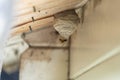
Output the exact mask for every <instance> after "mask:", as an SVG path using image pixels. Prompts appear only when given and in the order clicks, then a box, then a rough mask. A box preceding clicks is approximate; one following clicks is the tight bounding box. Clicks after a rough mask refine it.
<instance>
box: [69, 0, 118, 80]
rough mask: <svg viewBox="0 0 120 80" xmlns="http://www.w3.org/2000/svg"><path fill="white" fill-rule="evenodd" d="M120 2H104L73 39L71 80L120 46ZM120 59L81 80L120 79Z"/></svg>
mask: <svg viewBox="0 0 120 80" xmlns="http://www.w3.org/2000/svg"><path fill="white" fill-rule="evenodd" d="M119 9H120V0H102V4H101V5H99V6H98V7H97V8H96V10H95V11H94V13H93V14H91V15H89V16H87V17H86V19H85V22H84V24H83V25H82V26H81V25H80V26H79V29H78V30H77V32H76V33H75V34H74V35H73V36H72V47H71V77H72V76H74V74H75V73H77V72H79V71H80V70H82V69H84V68H85V67H86V66H88V65H89V64H91V63H92V62H94V61H96V59H97V58H99V57H101V56H102V55H104V54H105V53H107V52H109V51H110V50H112V49H113V48H115V47H117V46H120V10H119ZM119 61H120V56H116V57H115V58H113V59H110V60H109V61H108V62H105V63H104V64H101V65H100V66H98V67H96V68H95V69H92V70H91V71H89V72H87V73H85V74H84V75H83V76H82V77H81V78H79V79H78V80H118V79H120V77H119V74H120V68H119V67H120V63H119Z"/></svg>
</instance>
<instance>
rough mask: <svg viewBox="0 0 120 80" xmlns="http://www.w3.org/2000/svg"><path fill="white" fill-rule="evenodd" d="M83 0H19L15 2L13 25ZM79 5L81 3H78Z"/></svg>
mask: <svg viewBox="0 0 120 80" xmlns="http://www.w3.org/2000/svg"><path fill="white" fill-rule="evenodd" d="M82 1H84V0H36V1H34V0H27V1H25V0H21V1H19V2H18V3H17V4H16V8H15V12H16V13H15V14H16V16H15V20H14V21H13V22H14V26H20V25H23V24H26V23H29V22H31V21H32V17H34V19H35V20H37V19H43V18H46V17H48V16H51V15H54V14H56V13H59V12H62V11H64V10H69V9H74V8H76V6H77V7H78V5H79V4H80V3H81V2H82ZM80 5H81V4H80Z"/></svg>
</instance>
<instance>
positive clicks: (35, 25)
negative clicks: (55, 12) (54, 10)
mask: <svg viewBox="0 0 120 80" xmlns="http://www.w3.org/2000/svg"><path fill="white" fill-rule="evenodd" d="M53 23H54V17H52V16H51V17H48V18H45V19H41V20H37V21H32V22H30V23H27V24H25V25H22V26H20V27H15V28H13V29H12V31H11V35H12V36H13V35H17V34H19V33H24V32H30V31H31V29H32V30H36V29H40V28H43V27H46V26H50V25H53Z"/></svg>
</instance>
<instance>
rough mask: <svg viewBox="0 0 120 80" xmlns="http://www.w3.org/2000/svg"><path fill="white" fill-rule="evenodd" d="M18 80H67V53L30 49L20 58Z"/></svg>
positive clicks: (62, 50)
mask: <svg viewBox="0 0 120 80" xmlns="http://www.w3.org/2000/svg"><path fill="white" fill-rule="evenodd" d="M21 62H22V63H21V69H20V80H67V78H68V76H67V73H68V51H67V50H64V49H58V50H55V49H39V48H37V49H35V48H34V49H33V48H30V49H29V50H28V51H26V52H25V53H24V55H23V57H22V61H21Z"/></svg>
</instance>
